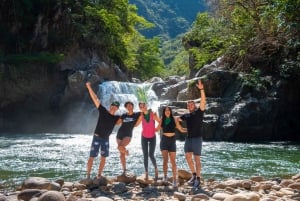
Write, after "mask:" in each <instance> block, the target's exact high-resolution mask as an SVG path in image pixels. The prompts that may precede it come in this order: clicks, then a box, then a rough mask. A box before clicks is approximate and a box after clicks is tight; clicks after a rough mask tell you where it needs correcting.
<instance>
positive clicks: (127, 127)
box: [116, 101, 141, 174]
mask: <svg viewBox="0 0 300 201" xmlns="http://www.w3.org/2000/svg"><path fill="white" fill-rule="evenodd" d="M124 107H125V108H126V109H127V112H126V113H125V114H123V115H122V116H121V118H120V123H122V125H121V127H120V128H119V130H118V133H117V137H116V138H117V144H118V149H119V151H120V161H121V165H122V168H123V174H125V172H126V155H128V154H129V153H128V150H127V149H126V146H127V145H128V144H129V143H130V141H131V137H132V131H133V128H134V127H135V126H137V125H138V124H137V121H138V119H139V118H141V113H140V112H133V107H134V105H133V103H132V102H130V101H128V102H126V103H125V104H124Z"/></svg>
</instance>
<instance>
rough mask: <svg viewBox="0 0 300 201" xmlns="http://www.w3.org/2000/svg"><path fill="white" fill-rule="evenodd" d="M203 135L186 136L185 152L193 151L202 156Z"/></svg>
mask: <svg viewBox="0 0 300 201" xmlns="http://www.w3.org/2000/svg"><path fill="white" fill-rule="evenodd" d="M202 142H203V140H202V137H194V138H185V143H184V152H185V153H187V152H193V154H194V155H198V156H201V151H202Z"/></svg>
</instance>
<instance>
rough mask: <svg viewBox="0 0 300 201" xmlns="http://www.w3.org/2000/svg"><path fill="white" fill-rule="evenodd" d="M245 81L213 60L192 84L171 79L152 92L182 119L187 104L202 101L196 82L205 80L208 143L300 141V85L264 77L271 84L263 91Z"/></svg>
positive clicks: (205, 137) (206, 134) (204, 132)
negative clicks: (157, 94)
mask: <svg viewBox="0 0 300 201" xmlns="http://www.w3.org/2000/svg"><path fill="white" fill-rule="evenodd" d="M246 76H247V74H245V73H238V72H233V71H228V70H226V69H225V68H224V66H223V65H222V63H221V62H218V61H215V62H213V63H212V64H210V65H206V66H204V67H203V68H202V69H201V70H199V71H198V73H197V75H196V77H194V78H192V79H189V80H185V79H176V81H174V78H169V79H168V80H166V81H164V82H158V83H154V85H153V89H154V90H155V91H156V92H159V94H161V95H160V96H159V98H160V99H161V100H168V105H169V106H171V107H172V108H173V112H174V114H175V115H181V114H182V113H183V112H188V111H187V110H186V102H185V101H187V100H196V102H199V97H200V94H199V91H198V90H197V88H196V87H195V85H194V84H193V83H195V81H196V80H198V79H201V80H202V81H203V83H204V86H205V93H206V96H207V105H206V111H205V115H204V127H203V137H204V139H205V140H214V141H215V140H217V141H239V142H261V141H287V140H289V141H293V142H296V141H297V142H299V141H300V135H299V129H300V115H299V114H300V107H299V103H300V93H299V91H300V80H299V79H293V80H289V81H287V80H285V79H279V78H277V77H275V76H273V77H272V76H263V77H261V78H260V80H261V81H263V80H264V81H267V83H268V84H267V85H265V86H264V87H261V86H249V85H247V84H245V79H246V78H245V77H246ZM179 136H180V137H183V136H184V134H182V135H179Z"/></svg>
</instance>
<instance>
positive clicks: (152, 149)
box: [149, 136, 158, 179]
mask: <svg viewBox="0 0 300 201" xmlns="http://www.w3.org/2000/svg"><path fill="white" fill-rule="evenodd" d="M155 146H156V136H154V137H153V138H151V139H149V157H150V160H151V162H152V164H153V166H154V168H155V179H157V178H158V168H157V164H156V159H155V156H154V152H155Z"/></svg>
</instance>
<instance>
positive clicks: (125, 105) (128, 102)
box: [124, 101, 134, 107]
mask: <svg viewBox="0 0 300 201" xmlns="http://www.w3.org/2000/svg"><path fill="white" fill-rule="evenodd" d="M128 104H130V105H132V106H134V104H133V102H131V101H127V102H126V103H125V104H124V107H127V105H128Z"/></svg>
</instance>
